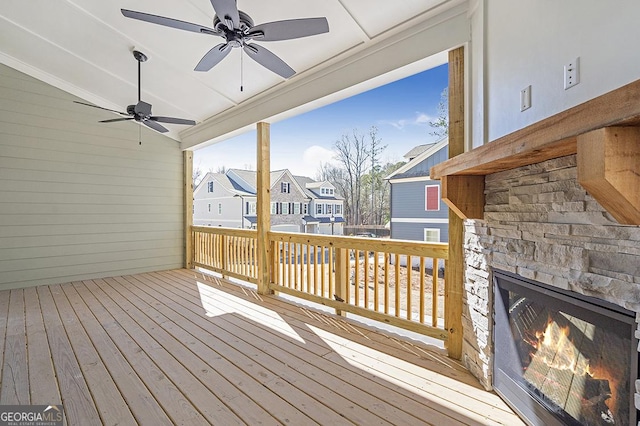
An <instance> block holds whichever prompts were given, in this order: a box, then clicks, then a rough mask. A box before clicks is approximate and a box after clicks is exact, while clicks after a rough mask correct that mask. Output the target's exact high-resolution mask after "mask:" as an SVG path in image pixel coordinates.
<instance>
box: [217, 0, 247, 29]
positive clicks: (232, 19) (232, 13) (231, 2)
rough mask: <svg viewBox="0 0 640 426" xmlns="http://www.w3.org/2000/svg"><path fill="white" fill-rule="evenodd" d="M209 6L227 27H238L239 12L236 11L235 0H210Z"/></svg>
mask: <svg viewBox="0 0 640 426" xmlns="http://www.w3.org/2000/svg"><path fill="white" fill-rule="evenodd" d="M211 6H213V10H214V11H215V12H216V15H218V19H220V21H222V22H224V23H225V25H227V27H228V28H229V29H232V28H231V26H230V24H231V25H233V28H236V29H237V28H239V27H240V13H238V5H237V4H236V0H211Z"/></svg>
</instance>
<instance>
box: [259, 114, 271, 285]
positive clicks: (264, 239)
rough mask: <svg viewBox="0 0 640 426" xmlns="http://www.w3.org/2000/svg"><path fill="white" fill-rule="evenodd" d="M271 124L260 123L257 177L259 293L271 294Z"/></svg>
mask: <svg viewBox="0 0 640 426" xmlns="http://www.w3.org/2000/svg"><path fill="white" fill-rule="evenodd" d="M269 127H270V126H269V123H258V140H257V145H258V146H257V151H258V176H257V188H256V189H257V198H258V200H257V206H256V207H257V214H258V223H257V230H258V244H257V249H258V250H257V251H258V293H259V294H271V290H269V281H270V275H269V261H270V259H271V254H270V252H271V247H270V245H269V228H270V226H271V197H270V190H271V177H270V175H271V170H270V169H271V165H270V158H269V155H270V153H269V150H270V147H269V145H270V135H269Z"/></svg>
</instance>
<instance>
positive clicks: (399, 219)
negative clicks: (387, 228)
mask: <svg viewBox="0 0 640 426" xmlns="http://www.w3.org/2000/svg"><path fill="white" fill-rule="evenodd" d="M391 222H395V223H449V219H448V218H447V219H439V218H432V219H425V218H417V217H392V218H391Z"/></svg>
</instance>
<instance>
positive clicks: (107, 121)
mask: <svg viewBox="0 0 640 426" xmlns="http://www.w3.org/2000/svg"><path fill="white" fill-rule="evenodd" d="M129 120H133V117H127V118H112V119H110V120H102V121H99V123H115V122H116V121H129Z"/></svg>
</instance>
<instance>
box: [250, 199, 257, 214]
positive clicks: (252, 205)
mask: <svg viewBox="0 0 640 426" xmlns="http://www.w3.org/2000/svg"><path fill="white" fill-rule="evenodd" d="M249 214H256V202H255V201H253V202H250V203H249Z"/></svg>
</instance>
